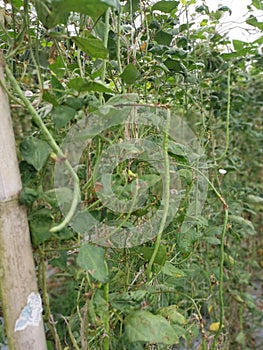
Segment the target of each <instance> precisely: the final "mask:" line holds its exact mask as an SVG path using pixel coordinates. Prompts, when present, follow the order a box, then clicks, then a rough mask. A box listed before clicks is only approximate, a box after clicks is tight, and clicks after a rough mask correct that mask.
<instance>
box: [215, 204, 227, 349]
mask: <svg viewBox="0 0 263 350" xmlns="http://www.w3.org/2000/svg"><path fill="white" fill-rule="evenodd" d="M227 223H228V208H225V216H224V226H223V230H222V233H221V239H220V266H219V310H220V316H219V327H218V330H217V333H216V335H215V337H214V340H213V343H212V346H211V350H215V349H216V343H217V339H218V337H219V335H220V333H221V331H222V328H223V321H224V314H225V310H224V295H223V282H224V257H225V236H226V230H227Z"/></svg>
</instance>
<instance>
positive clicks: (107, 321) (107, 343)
mask: <svg viewBox="0 0 263 350" xmlns="http://www.w3.org/2000/svg"><path fill="white" fill-rule="evenodd" d="M104 266H105V269H106V274H107V275H108V273H109V269H108V264H107V262H106V259H105V260H104ZM109 288H110V286H109V282H107V283H105V284H104V299H105V301H106V303H107V306H108V304H109ZM104 329H105V334H104V342H103V350H109V348H110V334H109V332H110V319H109V310H108V308H107V311H105V317H104Z"/></svg>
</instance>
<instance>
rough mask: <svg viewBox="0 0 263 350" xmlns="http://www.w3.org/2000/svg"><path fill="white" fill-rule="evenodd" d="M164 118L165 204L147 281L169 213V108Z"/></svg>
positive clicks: (147, 271) (148, 267)
mask: <svg viewBox="0 0 263 350" xmlns="http://www.w3.org/2000/svg"><path fill="white" fill-rule="evenodd" d="M166 118H167V119H166V124H165V130H164V138H163V153H164V171H165V183H164V193H165V203H164V210H163V217H162V221H161V224H160V228H159V231H158V234H157V237H156V241H155V246H154V251H153V254H152V256H151V259H150V261H149V264H148V266H147V269H146V275H147V280H148V281H149V280H150V279H151V277H152V266H153V263H154V260H155V258H156V255H157V253H158V249H159V247H160V244H161V239H162V233H163V230H164V228H165V223H166V219H167V215H168V211H169V202H170V163H169V155H168V140H169V129H170V119H171V111H170V109H169V108H167V114H166Z"/></svg>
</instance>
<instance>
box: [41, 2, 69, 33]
mask: <svg viewBox="0 0 263 350" xmlns="http://www.w3.org/2000/svg"><path fill="white" fill-rule="evenodd" d="M61 1H62V0H60V1H56V0H53V1H50V0H36V1H35V8H36V12H37V16H38V19H39V20H40V21H41V22H42V24H43V26H44V27H45V28H53V27H55V26H56V25H57V24H59V23H60V24H66V23H67V19H68V15H69V13H70V10H69V11H67V10H66V8H65V10H64V11H60V10H58V7H59V5H60V4H59V3H60V2H61Z"/></svg>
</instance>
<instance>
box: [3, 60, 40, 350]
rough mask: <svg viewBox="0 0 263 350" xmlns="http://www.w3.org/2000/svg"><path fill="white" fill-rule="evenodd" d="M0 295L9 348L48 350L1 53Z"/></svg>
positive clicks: (13, 349) (14, 349) (12, 349)
mask: <svg viewBox="0 0 263 350" xmlns="http://www.w3.org/2000/svg"><path fill="white" fill-rule="evenodd" d="M0 81H1V85H0V298H1V305H2V309H3V313H4V321H5V330H6V334H7V339H8V346H9V350H46V349H47V346H46V340H45V333H44V327H43V320H42V305H41V298H40V295H39V293H38V288H37V282H36V273H35V267H34V261H33V254H32V249H31V242H30V234H29V228H28V221H27V214H26V210H25V208H23V207H22V206H21V205H19V203H18V195H19V192H20V191H21V188H22V185H21V179H20V173H19V167H18V161H17V157H16V146H15V139H14V133H13V128H12V121H11V117H10V109H9V102H8V98H7V96H6V94H5V92H4V90H3V88H2V86H4V62H3V59H2V57H1V53H0Z"/></svg>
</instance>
